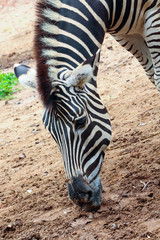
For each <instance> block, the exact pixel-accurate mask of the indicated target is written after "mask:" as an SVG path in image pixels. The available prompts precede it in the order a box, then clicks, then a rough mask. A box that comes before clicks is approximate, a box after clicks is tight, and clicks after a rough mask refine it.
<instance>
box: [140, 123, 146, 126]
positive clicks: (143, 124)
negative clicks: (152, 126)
mask: <svg viewBox="0 0 160 240" xmlns="http://www.w3.org/2000/svg"><path fill="white" fill-rule="evenodd" d="M146 124H147V123H140V124H139V126H145V125H146Z"/></svg>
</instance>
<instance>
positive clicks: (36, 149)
mask: <svg viewBox="0 0 160 240" xmlns="http://www.w3.org/2000/svg"><path fill="white" fill-rule="evenodd" d="M6 3H8V5H7V6H6ZM34 3H35V0H34V1H33V0H32V1H29V0H28V1H27V0H14V1H11V0H10V1H7V0H6V1H4V0H3V1H2V0H0V5H1V8H0V23H1V28H0V53H1V54H0V65H1V71H4V72H7V71H13V70H12V68H9V67H11V66H12V65H13V63H15V62H23V61H25V62H27V64H28V65H30V66H35V62H34V60H33V47H32V44H33V27H34V18H35V16H34ZM98 88H99V93H100V95H101V98H102V101H103V102H104V104H105V105H106V106H107V108H108V111H109V113H110V116H111V119H112V129H113V139H112V143H111V144H110V146H109V148H108V150H107V153H106V157H105V159H104V163H103V167H102V171H101V178H102V183H103V195H102V206H101V208H100V209H99V210H98V211H97V212H96V213H87V212H84V211H82V210H81V209H80V208H79V207H78V206H76V205H74V204H73V203H72V202H71V201H70V200H69V198H68V193H67V185H66V180H65V174H64V169H63V163H62V159H61V155H60V153H59V151H58V148H57V146H56V144H55V142H54V141H53V140H52V138H51V136H50V134H49V133H48V132H47V130H45V129H44V127H43V124H42V122H41V116H42V113H43V106H42V104H41V102H40V100H39V96H38V94H37V93H36V92H34V91H32V90H30V89H27V88H24V89H23V90H22V91H21V92H19V93H17V94H15V99H13V100H10V101H1V102H0V113H1V115H0V116H1V118H0V239H6V240H9V239H15V240H51V239H66V240H67V239H76V240H94V239H98V240H101V239H106V240H119V239H124V240H125V239H128V240H132V239H134V240H146V239H152V240H160V104H159V103H160V96H159V94H158V92H157V90H156V89H155V87H154V86H153V85H152V84H151V83H150V82H149V80H148V79H147V77H146V76H145V73H144V71H143V69H142V68H141V66H140V65H139V63H138V62H137V60H136V59H135V58H134V57H133V56H131V55H130V54H129V53H127V52H126V51H125V50H124V49H123V48H122V47H120V46H119V45H118V44H117V43H116V42H115V41H114V40H113V38H112V37H111V36H109V35H106V38H105V42H104V45H103V48H102V55H101V64H100V70H99V75H98Z"/></svg>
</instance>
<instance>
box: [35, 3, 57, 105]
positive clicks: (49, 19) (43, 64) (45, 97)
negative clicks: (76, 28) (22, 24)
mask: <svg viewBox="0 0 160 240" xmlns="http://www.w3.org/2000/svg"><path fill="white" fill-rule="evenodd" d="M60 7H61V0H39V1H38V2H37V4H36V16H37V20H36V24H35V37H34V53H35V59H36V62H37V78H38V91H39V93H40V96H41V99H42V102H43V104H44V105H46V104H47V103H48V101H49V98H50V93H51V91H52V89H53V87H52V80H53V79H51V76H50V71H52V77H53V78H54V77H56V71H55V70H57V71H58V69H55V68H54V69H53V67H52V69H51V67H50V66H49V64H47V61H49V60H47V57H49V56H47V51H46V54H44V53H43V49H44V46H45V45H47V43H44V40H45V39H46V41H47V39H48V40H49V39H51V38H52V40H53V41H56V36H57V29H58V28H57V27H56V31H55V29H54V26H57V21H58V17H59V16H60V15H59V12H60ZM47 9H48V11H47ZM47 12H48V14H47ZM47 24H52V29H51V28H50V29H47ZM45 26H46V29H44V28H45ZM49 47H50V49H51V46H49ZM48 51H49V50H48ZM50 52H51V50H50ZM52 52H53V54H54V50H52ZM48 54H49V52H48ZM50 54H51V53H50ZM56 57H57V56H56V54H55V55H54V56H52V60H53V61H56ZM53 73H55V74H53Z"/></svg>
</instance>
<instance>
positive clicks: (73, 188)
mask: <svg viewBox="0 0 160 240" xmlns="http://www.w3.org/2000/svg"><path fill="white" fill-rule="evenodd" d="M101 193H102V185H101V182H100V184H99V188H98V189H96V190H95V189H93V188H91V186H90V185H89V184H88V183H87V182H86V181H85V180H84V178H83V176H81V175H79V176H78V177H72V178H71V182H70V183H68V194H69V197H70V199H71V200H72V201H73V202H74V203H75V204H77V205H79V206H80V207H81V208H82V209H83V210H85V211H96V210H98V209H99V207H100V205H101Z"/></svg>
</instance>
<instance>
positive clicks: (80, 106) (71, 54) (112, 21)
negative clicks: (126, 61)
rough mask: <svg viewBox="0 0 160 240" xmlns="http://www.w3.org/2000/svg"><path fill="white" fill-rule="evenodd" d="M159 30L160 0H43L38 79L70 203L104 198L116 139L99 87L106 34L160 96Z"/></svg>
mask: <svg viewBox="0 0 160 240" xmlns="http://www.w3.org/2000/svg"><path fill="white" fill-rule="evenodd" d="M159 29H160V1H159V0H143V1H140V0H39V1H38V3H37V22H36V26H35V44H34V46H35V54H36V61H37V73H36V74H35V73H34V74H33V75H34V77H35V75H36V79H37V82H38V90H39V93H40V95H41V98H42V101H43V104H44V106H45V112H44V116H43V122H44V125H45V126H46V127H47V128H48V130H49V131H50V133H51V134H52V136H53V138H54V139H55V141H56V142H57V144H58V146H59V148H60V151H61V153H62V156H63V161H64V167H65V172H66V177H67V178H68V179H72V180H73V181H72V183H71V184H70V185H68V186H69V188H68V189H69V195H70V196H71V199H78V200H79V201H80V202H81V198H83V200H84V202H86V193H87V194H88V195H87V196H88V197H87V199H88V202H92V204H93V205H94V206H98V205H99V204H100V200H101V198H100V197H98V196H99V195H100V194H101V183H100V169H101V164H102V161H103V158H104V154H105V150H106V147H107V146H108V144H109V143H110V140H111V125H110V120H109V115H108V113H107V110H106V108H105V107H104V106H103V104H102V103H101V100H100V97H99V95H98V93H97V84H96V76H97V72H98V64H99V54H100V52H99V49H100V48H101V45H102V43H103V39H104V36H105V33H106V32H108V33H110V34H112V35H113V36H114V38H115V39H116V40H117V41H118V42H119V43H120V44H121V45H122V46H123V47H125V48H126V49H127V50H128V51H129V52H131V53H132V54H133V55H134V56H135V57H136V58H137V59H138V61H139V62H140V64H141V65H142V66H143V68H144V70H145V71H146V74H147V76H148V77H149V79H150V80H151V81H152V82H153V83H154V84H155V85H156V87H157V89H158V91H160V56H159V51H160V30H159ZM18 68H19V67H18ZM23 68H24V67H23ZM19 69H20V68H19ZM17 71H18V70H17ZM19 71H20V70H19ZM25 72H27V73H28V72H29V71H28V69H27V67H26V69H25ZM30 73H32V71H30ZM20 75H21V73H20ZM26 79H28V78H25V79H24V82H25V81H26ZM21 81H22V82H23V78H21ZM87 184H88V185H87ZM77 189H79V190H77ZM77 191H79V195H77ZM90 192H92V194H91V193H90ZM82 196H83V197H82ZM89 199H90V200H89Z"/></svg>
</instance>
